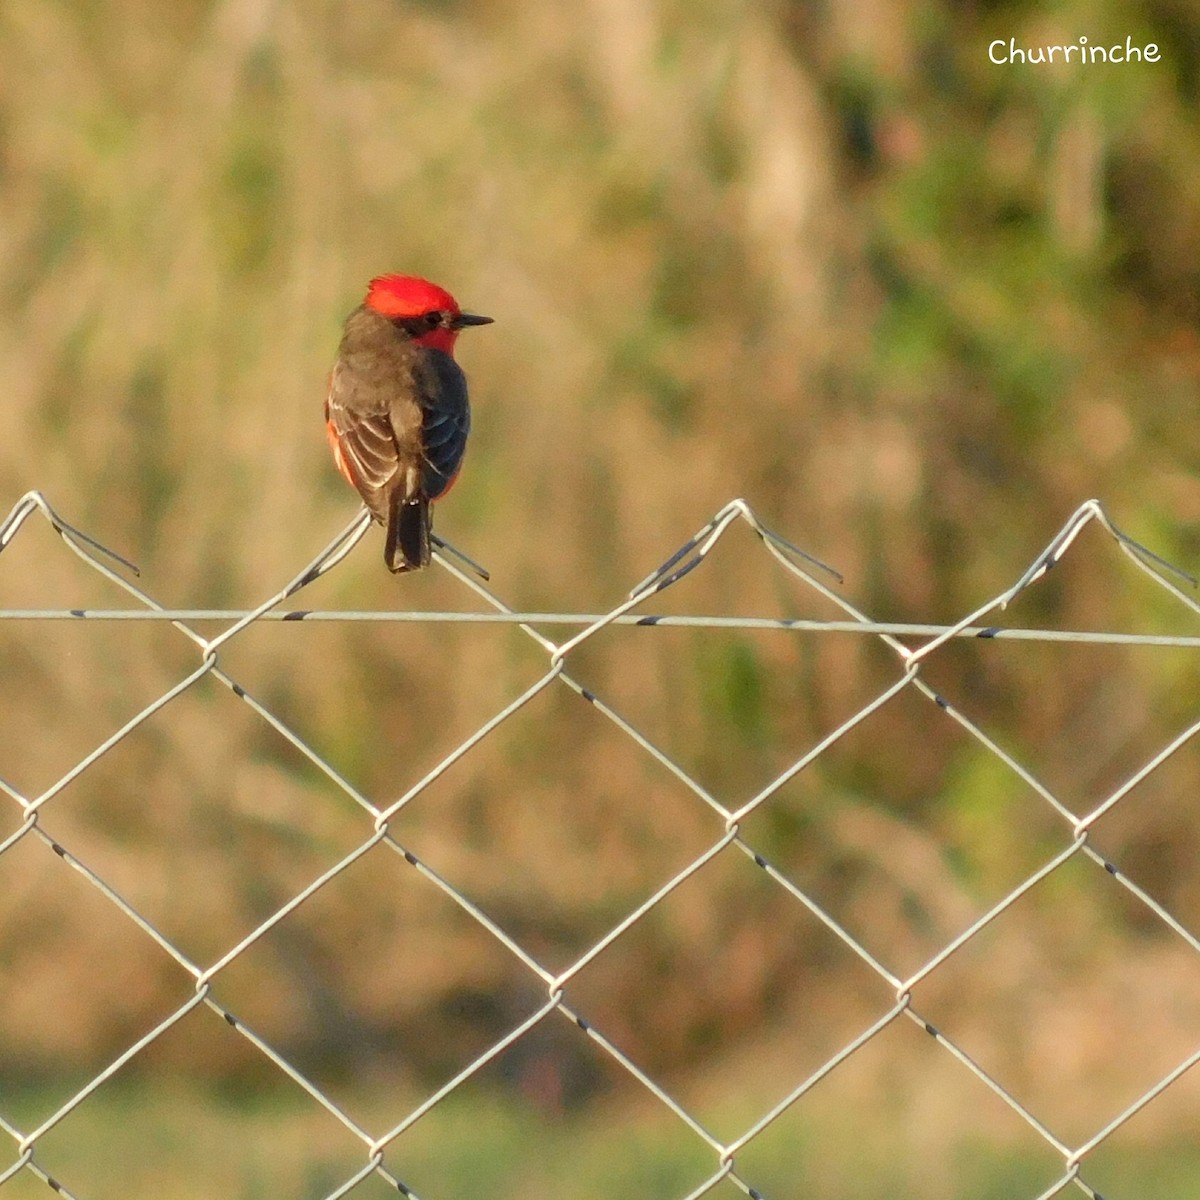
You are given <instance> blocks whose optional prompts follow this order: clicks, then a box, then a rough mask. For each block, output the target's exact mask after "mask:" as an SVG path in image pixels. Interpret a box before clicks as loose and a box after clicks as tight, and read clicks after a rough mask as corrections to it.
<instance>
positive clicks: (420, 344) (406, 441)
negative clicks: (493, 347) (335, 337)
mask: <svg viewBox="0 0 1200 1200" xmlns="http://www.w3.org/2000/svg"><path fill="white" fill-rule="evenodd" d="M491 321H492V318H491V317H478V316H475V314H474V313H465V312H463V311H462V310H461V309H460V308H459V307H458V302H457V301H456V300H455V299H454V297H453V296H451V295H450V293H449V292H447V291H446V290H445V289H444V288H440V287H438V286H437V285H436V284H433V283H430V282H429V281H428V280H427V279H419V278H417V277H416V276H415V275H380V276H378V277H377V278H375V279H372V280H371V283H370V286H369V287H368V288H367V295H366V299H365V300H363V302H362V304H360V305H359V306H358V308H356V309H355V310H354V311H353V312H352V313H351V314H350V315H349V316H348V317H347V318H346V327H345V330H344V332H343V333H342V342H341V345H340V346H339V347H338V356H337V362H335V363H334V365H333V372H332V373H331V374H330V376H329V396H328V398H327V399H326V401H325V433H326V436H327V437H328V438H329V445H330V448H331V449H332V450H333V457H334V461H335V462H336V463H337V467H338V470H339V471H341V473H342V474H343V475H344V476H345V477H346V478H347V479H348V480H349V481H350V483H351V484H353V485H354V487H355V488H357V490H358V494H359V495H360V496H362V498H363V501H364V503H365V504H366V506H367V508H368V509H370V511H371V515H372V516H373V517H374V518H375V520H377V521H378V522H379V523H380V524H381V525H384V526H386V528H387V540H386V541H385V543H384V550H383V557H384V561H385V562H386V563H387V565H388V569H389V570H391V571H416V570H418V569H419V568H421V567H424V566H427V565H428V564H429V533H430V528H431V517H430V504H431V503H432V502H433V501H434V500H437V499H440V498H441V497H442V496H444V495H445V494H446V493H447V492H448V491H449V490H450V488H451V487H452V486H453V484H454V481H455V479H456V478H457V476H458V472H459V468H460V467H461V466H462V458H463V452H464V451H465V450H466V447H467V432H468V430H469V429H470V426H471V410H470V406H469V405H468V403H467V377H466V376H465V375H464V374H463V372H462V368H461V367H460V366H459V365H458V363H456V362H455V361H454V343H455V341H456V340H457V338H458V334H459V331H460V330H462V329H464V328H465V327H466V326H468V325H490V324H491Z"/></svg>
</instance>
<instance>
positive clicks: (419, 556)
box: [383, 489, 432, 572]
mask: <svg viewBox="0 0 1200 1200" xmlns="http://www.w3.org/2000/svg"><path fill="white" fill-rule="evenodd" d="M397 492H399V489H397ZM431 526H432V521H431V520H430V513H429V501H428V500H426V499H425V497H424V496H418V497H416V498H415V499H413V498H410V499H407V500H406V499H404V497H403V496H401V495H398V494H397V495H393V496H392V503H391V508H390V510H389V511H388V527H387V542H386V543H385V545H384V548H383V558H384V561H385V562H386V563H387V565H388V570H389V571H395V572H400V571H419V570H420V569H421V568H422V567H427V566H429V530H430V527H431Z"/></svg>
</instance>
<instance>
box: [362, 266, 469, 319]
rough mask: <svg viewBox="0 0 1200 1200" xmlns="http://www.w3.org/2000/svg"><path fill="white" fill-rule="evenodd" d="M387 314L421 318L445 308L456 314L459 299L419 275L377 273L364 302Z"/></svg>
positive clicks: (382, 313) (381, 313) (387, 315)
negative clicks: (423, 315) (425, 314)
mask: <svg viewBox="0 0 1200 1200" xmlns="http://www.w3.org/2000/svg"><path fill="white" fill-rule="evenodd" d="M364 303H365V304H366V306H367V307H368V308H373V309H374V310H375V311H376V312H377V313H379V314H380V315H382V316H385V317H419V316H421V315H422V314H423V313H427V312H435V311H438V310H444V311H448V312H451V313H454V314H456V315H457V313H458V311H459V309H458V302H457V301H456V300H455V299H454V297H453V296H452V295H450V293H449V292H448V291H446V289H445V288H440V287H438V285H437V284H436V283H430V282H429V280H428V279H421V278H420V277H419V276H417V275H378V276H376V277H375V278H374V279H372V280H371V283H370V285H369V286H368V287H367V298H366V300H365V301H364Z"/></svg>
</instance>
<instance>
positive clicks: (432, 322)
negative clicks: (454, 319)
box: [425, 312, 444, 329]
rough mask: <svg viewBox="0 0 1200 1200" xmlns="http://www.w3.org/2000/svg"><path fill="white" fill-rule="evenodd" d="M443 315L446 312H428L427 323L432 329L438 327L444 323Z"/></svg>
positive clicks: (426, 315)
mask: <svg viewBox="0 0 1200 1200" xmlns="http://www.w3.org/2000/svg"><path fill="white" fill-rule="evenodd" d="M443 316H444V314H443V313H440V312H431V313H426V314H425V324H426V325H428V326H429V328H430V329H436V328H437V327H438V326H439V325H440V324H441V323H442V317H443Z"/></svg>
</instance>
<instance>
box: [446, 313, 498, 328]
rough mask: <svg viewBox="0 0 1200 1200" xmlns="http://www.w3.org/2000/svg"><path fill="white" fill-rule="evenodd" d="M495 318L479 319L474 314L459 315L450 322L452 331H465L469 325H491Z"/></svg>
mask: <svg viewBox="0 0 1200 1200" xmlns="http://www.w3.org/2000/svg"><path fill="white" fill-rule="evenodd" d="M494 319H495V318H493V317H478V316H476V315H475V314H474V313H459V314H458V316H457V317H453V318H452V319H451V321H450V328H451V329H463V328H465V327H466V326H467V325H490V324H491V323H492V321H493V320H494Z"/></svg>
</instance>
